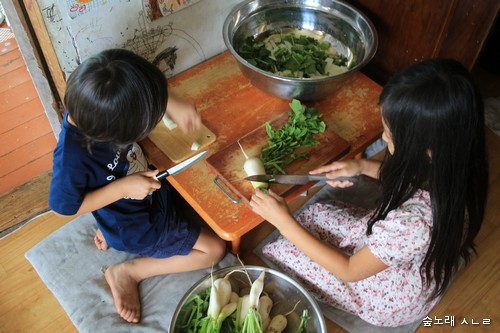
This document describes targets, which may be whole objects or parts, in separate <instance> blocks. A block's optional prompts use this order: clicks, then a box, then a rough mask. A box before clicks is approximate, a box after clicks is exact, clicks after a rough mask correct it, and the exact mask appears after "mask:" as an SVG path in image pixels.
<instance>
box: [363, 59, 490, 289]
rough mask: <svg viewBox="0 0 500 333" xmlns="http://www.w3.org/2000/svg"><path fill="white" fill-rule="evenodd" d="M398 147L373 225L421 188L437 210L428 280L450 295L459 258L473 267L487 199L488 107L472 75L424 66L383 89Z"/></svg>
mask: <svg viewBox="0 0 500 333" xmlns="http://www.w3.org/2000/svg"><path fill="white" fill-rule="evenodd" d="M379 103H380V106H381V109H382V118H383V120H384V122H385V124H386V125H387V127H388V129H389V132H390V136H391V139H392V141H393V144H394V152H393V154H392V155H391V154H386V157H385V158H384V161H383V162H382V166H381V169H380V182H381V185H382V197H381V201H380V203H379V206H378V207H377V209H376V211H375V213H374V215H373V216H372V218H371V219H370V221H369V224H368V225H369V227H368V234H371V232H372V227H373V224H374V223H376V222H377V221H378V220H381V219H383V218H385V217H386V216H387V214H388V212H389V211H391V210H393V209H395V208H397V207H398V206H400V205H401V204H402V203H404V202H405V201H406V200H407V199H409V198H410V197H411V196H412V195H413V194H415V192H416V191H417V190H418V189H419V188H424V189H427V190H428V191H429V193H430V198H431V205H432V218H433V221H432V223H433V225H432V235H431V240H430V246H429V249H428V250H427V253H426V256H425V259H424V262H423V264H422V267H421V276H422V280H423V281H426V283H427V285H428V286H429V285H430V283H431V281H432V280H434V281H435V282H436V289H435V290H434V292H433V294H432V298H435V297H438V296H440V295H442V294H443V293H444V291H445V290H446V288H447V286H448V285H449V283H450V281H451V279H452V277H453V274H454V273H456V271H457V269H458V268H459V267H460V262H461V258H463V259H464V260H465V263H467V262H468V261H469V260H470V255H471V252H472V251H474V252H475V249H474V243H473V239H474V237H475V236H476V235H477V234H478V232H479V229H480V227H481V224H482V221H483V217H484V210H485V204H486V199H487V191H488V166H487V159H486V148H485V137H484V106H483V102H482V98H481V95H480V93H479V91H478V89H477V87H476V85H475V84H474V82H473V79H472V77H471V75H470V73H469V72H468V71H467V69H466V68H465V67H464V66H463V65H462V64H460V63H459V62H457V61H455V60H451V59H432V60H426V61H423V62H420V63H417V64H415V65H412V66H410V67H409V68H407V69H405V70H403V71H402V72H400V73H399V74H397V75H395V76H394V77H393V78H391V79H390V80H389V82H388V83H387V84H386V85H385V87H384V89H383V91H382V93H381V95H380V100H379Z"/></svg>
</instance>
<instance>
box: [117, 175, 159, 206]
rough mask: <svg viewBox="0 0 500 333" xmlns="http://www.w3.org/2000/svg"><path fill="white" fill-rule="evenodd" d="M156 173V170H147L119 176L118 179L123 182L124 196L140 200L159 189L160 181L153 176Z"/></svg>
mask: <svg viewBox="0 0 500 333" xmlns="http://www.w3.org/2000/svg"><path fill="white" fill-rule="evenodd" d="M157 174H158V170H148V171H143V172H137V173H133V174H131V175H128V176H126V177H123V178H120V179H119V180H121V181H122V182H123V184H122V186H123V188H124V193H125V194H124V197H126V198H130V199H136V200H142V199H144V198H145V197H147V196H148V195H149V194H151V193H152V192H154V191H156V190H157V189H159V188H160V187H161V183H160V182H159V181H158V180H157V179H156V178H155V176H156V175H157Z"/></svg>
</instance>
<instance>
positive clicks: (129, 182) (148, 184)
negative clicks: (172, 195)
mask: <svg viewBox="0 0 500 333" xmlns="http://www.w3.org/2000/svg"><path fill="white" fill-rule="evenodd" d="M157 174H158V170H148V171H143V172H137V173H134V174H131V175H128V176H126V177H123V178H119V179H117V180H115V181H113V182H111V183H109V184H108V185H106V186H103V187H101V188H98V189H96V190H93V191H91V192H88V193H86V194H85V197H84V198H83V201H82V204H81V206H80V209H78V212H76V214H75V215H73V216H77V215H81V214H85V213H88V212H92V211H94V210H97V209H99V208H102V207H104V206H107V205H109V204H111V203H113V202H115V201H117V200H120V199H122V198H125V197H128V198H130V199H137V200H142V199H144V198H145V197H146V196H147V195H148V194H149V193H151V192H154V191H155V190H157V189H159V188H160V187H161V183H160V182H159V181H158V180H156V178H155V176H156V175H157Z"/></svg>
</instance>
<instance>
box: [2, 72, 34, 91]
mask: <svg viewBox="0 0 500 333" xmlns="http://www.w3.org/2000/svg"><path fill="white" fill-rule="evenodd" d="M27 81H31V76H30V73H29V72H28V69H27V68H26V67H19V68H17V69H15V70H13V71H11V72H8V73H6V74H4V75H0V93H2V92H4V91H7V90H9V89H14V88H15V87H16V86H18V85H20V84H22V83H25V82H27Z"/></svg>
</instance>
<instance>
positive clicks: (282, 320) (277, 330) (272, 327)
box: [266, 314, 287, 333]
mask: <svg viewBox="0 0 500 333" xmlns="http://www.w3.org/2000/svg"><path fill="white" fill-rule="evenodd" d="M286 325H287V320H286V317H285V316H284V315H281V314H279V315H276V316H274V317H273V319H271V322H270V323H269V326H268V327H267V329H266V333H281V332H283V330H284V329H285V327H286Z"/></svg>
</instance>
